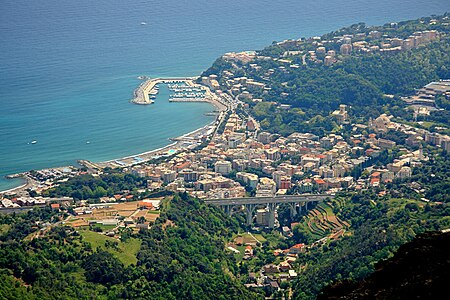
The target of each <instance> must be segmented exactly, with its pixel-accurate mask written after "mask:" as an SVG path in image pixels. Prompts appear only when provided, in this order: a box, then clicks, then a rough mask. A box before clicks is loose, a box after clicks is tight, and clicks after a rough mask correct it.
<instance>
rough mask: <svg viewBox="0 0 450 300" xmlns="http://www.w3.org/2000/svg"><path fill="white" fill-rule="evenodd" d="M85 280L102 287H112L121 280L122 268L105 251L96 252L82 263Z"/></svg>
mask: <svg viewBox="0 0 450 300" xmlns="http://www.w3.org/2000/svg"><path fill="white" fill-rule="evenodd" d="M83 268H84V269H85V270H86V273H85V274H86V279H87V280H88V281H91V282H95V283H101V284H104V285H113V284H116V283H119V282H120V281H121V280H122V274H123V271H124V266H123V264H122V262H120V261H119V260H118V259H117V258H116V257H115V256H113V255H112V254H111V253H109V252H106V251H102V250H100V251H98V252H95V253H94V254H92V255H90V256H88V257H87V258H86V259H85V261H84V262H83Z"/></svg>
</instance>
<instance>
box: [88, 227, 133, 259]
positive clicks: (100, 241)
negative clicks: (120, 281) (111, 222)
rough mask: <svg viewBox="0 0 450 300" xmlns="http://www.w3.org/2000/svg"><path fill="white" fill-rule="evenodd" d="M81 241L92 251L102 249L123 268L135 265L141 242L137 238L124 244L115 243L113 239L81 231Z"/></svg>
mask: <svg viewBox="0 0 450 300" xmlns="http://www.w3.org/2000/svg"><path fill="white" fill-rule="evenodd" d="M80 234H81V236H82V237H83V240H85V241H86V242H88V243H89V244H90V245H91V247H92V249H94V250H97V249H99V248H101V249H104V250H105V251H106V252H109V253H111V254H112V255H114V256H115V257H117V258H118V259H119V260H120V261H121V262H122V263H123V264H124V265H125V266H129V265H131V264H134V265H135V264H136V263H137V257H136V255H137V253H138V251H139V249H140V248H141V241H140V240H139V239H137V238H130V239H128V240H127V241H126V242H121V241H117V240H116V239H115V238H112V237H108V236H106V235H103V234H98V233H96V232H92V231H88V230H82V231H80Z"/></svg>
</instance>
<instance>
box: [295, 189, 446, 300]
mask: <svg viewBox="0 0 450 300" xmlns="http://www.w3.org/2000/svg"><path fill="white" fill-rule="evenodd" d="M334 202H335V209H334V211H335V212H336V215H337V216H339V217H340V218H341V219H344V220H348V221H349V223H350V224H351V234H350V235H345V236H344V237H343V238H342V239H341V240H337V241H331V242H329V243H327V244H325V245H323V246H319V247H315V248H312V249H311V250H310V251H308V252H306V253H305V254H303V255H301V256H300V257H299V259H298V260H297V263H298V266H299V267H300V266H303V267H304V268H303V269H302V270H303V271H302V272H301V273H300V274H299V277H298V279H297V280H296V281H295V282H294V283H293V288H294V291H295V293H294V299H314V298H315V296H316V295H317V294H318V293H319V291H320V290H321V289H322V288H323V287H324V286H325V285H327V284H329V283H331V282H333V281H336V280H342V279H353V280H356V279H360V278H364V277H366V276H367V275H369V274H370V273H372V272H373V271H374V265H375V263H376V262H378V261H380V260H382V259H386V258H388V257H390V256H391V255H392V254H393V252H394V251H395V250H396V249H397V248H398V247H399V246H400V245H402V244H404V243H406V242H408V241H410V240H411V239H412V238H413V237H414V236H415V235H416V234H418V233H421V232H424V231H428V230H437V229H441V228H448V227H449V226H450V218H448V216H449V215H450V207H448V205H425V204H424V203H423V202H421V201H417V200H413V199H398V198H393V197H391V196H390V195H387V196H384V197H379V196H377V194H376V193H374V191H366V192H363V193H354V194H352V193H347V194H345V193H343V194H340V195H339V196H338V197H337V199H336V200H334Z"/></svg>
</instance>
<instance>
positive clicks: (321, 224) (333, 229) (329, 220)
mask: <svg viewBox="0 0 450 300" xmlns="http://www.w3.org/2000/svg"><path fill="white" fill-rule="evenodd" d="M303 226H305V227H306V228H308V229H309V231H310V232H311V234H312V235H313V237H314V238H316V239H320V238H323V237H325V236H330V237H331V238H339V237H340V236H341V235H342V234H343V233H344V231H345V229H347V228H348V227H349V226H350V225H349V224H348V223H347V222H345V221H342V220H340V219H339V218H338V217H337V216H336V215H335V214H334V213H333V208H332V207H331V206H330V204H329V203H321V204H319V205H317V206H316V208H314V209H313V210H310V211H309V212H308V215H307V216H306V218H305V221H304V222H303Z"/></svg>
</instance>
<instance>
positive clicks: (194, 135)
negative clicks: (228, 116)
mask: <svg viewBox="0 0 450 300" xmlns="http://www.w3.org/2000/svg"><path fill="white" fill-rule="evenodd" d="M193 78H194V77H186V78H168V79H166V78H156V79H151V80H156V81H157V82H158V83H168V82H173V81H174V80H176V81H184V80H185V81H186V82H188V83H189V84H190V85H192V84H194V83H193V80H194V79H193ZM147 82H148V81H147ZM144 84H145V82H144V83H141V84H140V85H139V87H138V88H137V89H140V88H141V87H142V86H143V85H144ZM155 85H156V83H155V84H153V85H152V86H153V87H154V86H155ZM199 85H200V84H199ZM201 86H202V87H204V88H205V89H206V95H207V97H205V100H204V101H202V102H207V103H209V104H211V105H212V106H213V107H214V108H215V111H217V112H218V114H217V116H216V118H215V120H213V121H212V122H209V123H208V124H206V125H204V126H202V127H200V128H197V129H194V130H192V131H190V132H188V133H185V134H182V135H180V136H178V137H174V138H170V139H169V140H170V141H172V142H171V143H169V144H168V145H165V146H163V147H159V148H157V149H153V150H149V151H145V152H142V153H138V154H134V155H129V156H125V157H118V158H114V159H110V160H107V161H100V162H92V161H89V160H78V161H77V163H79V164H80V165H82V166H85V167H87V168H98V169H103V168H105V167H111V168H126V167H130V166H133V165H136V164H140V163H144V162H147V161H150V160H152V159H156V158H161V157H168V156H171V155H173V154H178V153H180V152H182V151H185V150H187V149H189V148H195V147H196V146H198V144H199V141H200V140H201V139H202V138H203V137H208V136H209V135H211V134H213V133H214V132H215V129H216V127H217V125H218V124H219V121H220V119H221V118H222V117H223V116H224V112H226V111H227V110H228V109H229V106H228V105H226V104H224V103H222V102H221V101H220V100H219V99H220V97H219V96H218V95H217V94H215V93H213V92H212V91H211V90H210V89H209V87H207V86H205V85H201ZM134 93H136V90H135V92H134ZM130 102H132V103H136V102H134V101H133V100H132V101H130ZM136 104H150V103H136ZM171 150H173V152H172V153H169V151H171ZM118 162H120V163H118ZM61 167H64V166H60V167H53V168H44V169H43V170H45V169H55V168H61ZM26 173H27V172H22V173H18V174H11V175H13V176H15V177H16V178H21V179H22V180H24V181H25V183H23V184H21V185H19V186H17V187H13V188H9V189H7V190H3V191H0V194H6V193H17V194H19V193H21V192H23V191H24V190H26V189H28V188H30V187H31V186H32V185H33V182H32V180H30V178H29V177H28V176H27V175H26Z"/></svg>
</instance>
